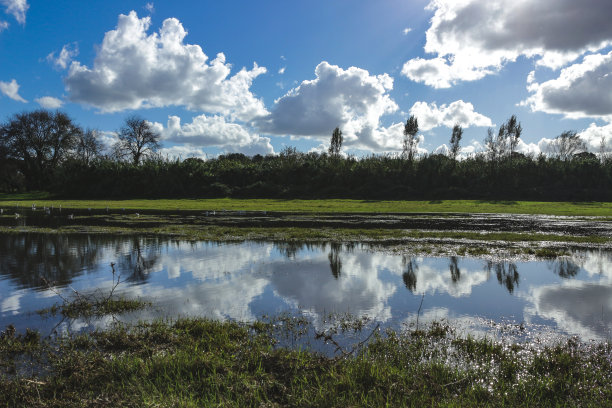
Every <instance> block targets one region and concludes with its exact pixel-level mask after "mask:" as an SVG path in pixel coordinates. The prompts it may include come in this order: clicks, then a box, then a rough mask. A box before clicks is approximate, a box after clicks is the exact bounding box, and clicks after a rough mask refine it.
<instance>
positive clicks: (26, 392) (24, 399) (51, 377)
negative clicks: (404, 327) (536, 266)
mask: <svg viewBox="0 0 612 408" xmlns="http://www.w3.org/2000/svg"><path fill="white" fill-rule="evenodd" d="M274 327H276V326H275V325H273V324H268V323H263V322H256V323H253V324H241V323H236V322H217V321H211V320H206V319H182V320H178V321H176V322H153V323H149V324H140V325H137V326H123V325H119V326H114V327H112V328H109V329H107V330H102V331H96V332H92V333H86V334H79V335H70V336H66V337H61V338H58V339H56V340H55V341H53V342H46V341H44V340H41V339H40V337H37V336H35V335H32V334H30V335H24V336H20V335H16V334H14V333H13V334H6V333H5V334H3V335H2V336H0V353H4V351H6V350H11V353H10V354H9V353H4V354H2V355H3V357H4V356H6V357H7V358H8V361H7V364H11V363H14V362H15V361H16V360H19V359H20V360H22V361H23V360H28V359H31V360H32V361H34V362H35V364H36V365H38V371H37V372H39V373H40V374H23V373H19V372H17V374H4V375H0V406H34V407H82V406H138V407H140V406H156V407H171V406H181V407H205V406H228V407H229V406H232V407H248V406H272V407H274V406H276V407H281V406H282V407H284V406H295V407H306V406H307V407H310V406H313V407H315V406H326V407H327V406H330V407H347V406H376V407H378V406H418V407H420V406H449V407H453V406H474V407H476V406H479V407H480V406H533V407H537V406H560V405H562V406H610V404H611V403H612V387H611V385H612V380H611V372H612V365H611V356H612V347H611V345H610V344H608V343H601V344H582V343H579V342H577V341H574V340H569V341H566V342H561V343H559V344H556V345H552V346H547V347H542V346H537V347H536V346H533V345H528V344H512V345H508V344H504V343H502V342H495V341H493V340H490V339H486V338H485V339H474V338H471V337H463V338H462V337H459V336H457V335H456V334H455V331H454V329H453V328H452V327H450V326H448V325H446V324H444V323H432V324H431V325H430V326H429V327H426V328H425V329H422V330H413V331H407V332H404V333H399V332H394V331H386V332H385V333H378V332H376V333H375V335H374V336H372V337H371V339H370V341H369V343H367V344H364V345H362V346H361V347H359V348H358V349H356V351H355V353H351V354H346V355H338V356H335V357H333V356H325V355H322V354H319V353H316V352H314V351H311V350H308V349H300V348H285V347H279V346H278V344H277V343H276V340H275V332H274ZM19 345H24V346H19ZM17 371H19V370H17Z"/></svg>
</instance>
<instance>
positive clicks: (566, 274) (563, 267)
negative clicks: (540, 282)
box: [553, 258, 580, 279]
mask: <svg viewBox="0 0 612 408" xmlns="http://www.w3.org/2000/svg"><path fill="white" fill-rule="evenodd" d="M579 271H580V267H579V266H578V265H576V264H575V263H574V262H572V261H571V260H570V259H567V258H559V259H557V260H556V261H554V262H553V272H554V273H556V274H557V275H559V277H561V278H563V279H570V278H573V277H575V276H576V275H577V274H578V272H579Z"/></svg>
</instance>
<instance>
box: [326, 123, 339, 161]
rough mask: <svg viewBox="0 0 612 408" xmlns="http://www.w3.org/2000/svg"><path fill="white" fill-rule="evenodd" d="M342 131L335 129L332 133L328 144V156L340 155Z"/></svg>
mask: <svg viewBox="0 0 612 408" xmlns="http://www.w3.org/2000/svg"><path fill="white" fill-rule="evenodd" d="M342 141H343V137H342V131H341V130H340V128H338V127H337V128H335V129H334V132H333V133H332V136H331V140H330V142H329V150H328V151H329V154H330V156H338V155H339V154H340V149H341V148H342Z"/></svg>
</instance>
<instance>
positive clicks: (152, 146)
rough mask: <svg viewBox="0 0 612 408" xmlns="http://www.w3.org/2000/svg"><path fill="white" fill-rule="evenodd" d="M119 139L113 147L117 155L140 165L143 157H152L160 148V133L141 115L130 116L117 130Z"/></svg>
mask: <svg viewBox="0 0 612 408" xmlns="http://www.w3.org/2000/svg"><path fill="white" fill-rule="evenodd" d="M117 137H118V138H119V141H118V142H117V143H115V146H114V147H113V150H114V155H115V157H117V158H119V159H131V161H132V163H134V164H135V165H136V166H138V165H139V164H140V162H141V160H142V159H143V158H147V157H151V156H152V155H153V154H154V153H155V152H156V151H157V149H158V148H159V138H160V135H159V133H157V132H155V131H154V130H153V128H152V127H151V124H150V123H149V122H147V121H146V120H144V119H142V118H140V117H139V116H130V117H128V118H127V119H126V120H125V125H124V126H123V127H122V128H121V129H120V130H119V131H118V132H117Z"/></svg>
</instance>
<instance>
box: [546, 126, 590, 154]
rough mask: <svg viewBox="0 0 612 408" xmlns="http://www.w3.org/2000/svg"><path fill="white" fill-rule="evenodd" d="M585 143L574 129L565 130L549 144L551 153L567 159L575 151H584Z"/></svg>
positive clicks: (585, 148)
mask: <svg viewBox="0 0 612 408" xmlns="http://www.w3.org/2000/svg"><path fill="white" fill-rule="evenodd" d="M586 150H587V147H586V143H584V141H583V140H582V139H581V138H580V136H579V135H578V133H576V131H575V130H566V131H564V132H563V133H561V134H560V135H559V136H557V137H556V138H555V140H553V142H552V143H551V144H550V151H551V153H552V155H553V156H554V157H556V158H558V159H560V160H564V161H565V160H569V159H571V158H572V156H573V155H574V154H576V153H581V152H585V151H586Z"/></svg>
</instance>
